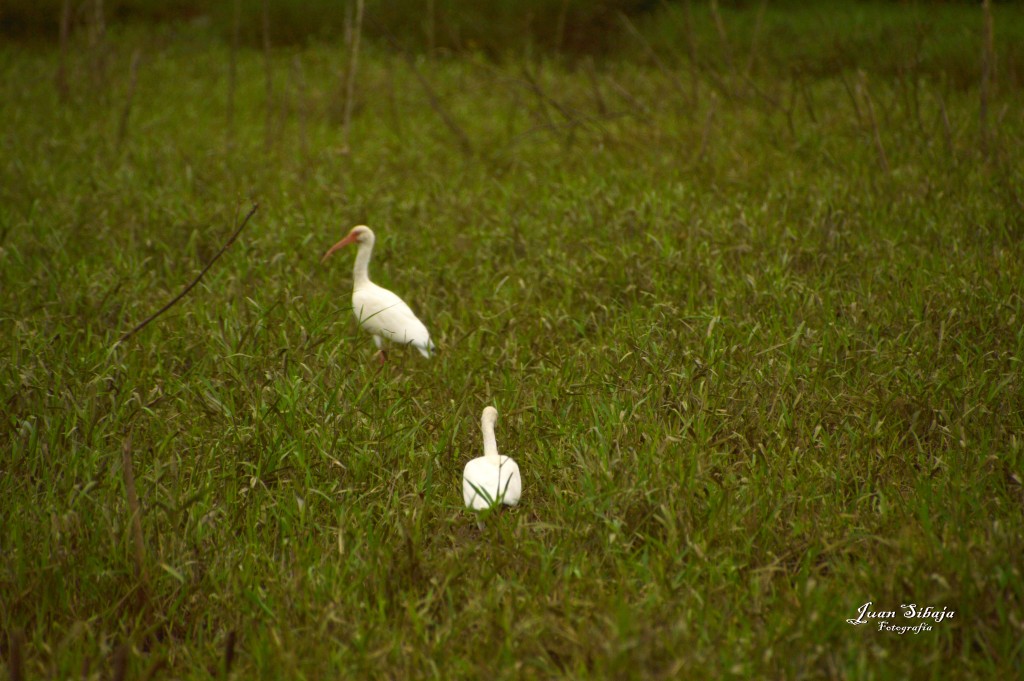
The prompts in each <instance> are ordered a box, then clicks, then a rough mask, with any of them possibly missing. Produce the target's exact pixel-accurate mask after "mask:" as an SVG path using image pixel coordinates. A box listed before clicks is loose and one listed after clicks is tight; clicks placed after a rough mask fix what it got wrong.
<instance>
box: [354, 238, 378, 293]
mask: <svg viewBox="0 0 1024 681" xmlns="http://www.w3.org/2000/svg"><path fill="white" fill-rule="evenodd" d="M371 255H373V243H372V242H370V243H361V244H359V251H358V252H357V253H356V264H355V266H354V267H353V268H352V285H353V286H354V287H355V288H359V287H360V286H365V285H366V284H369V283H370V256H371Z"/></svg>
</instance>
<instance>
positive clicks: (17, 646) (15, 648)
mask: <svg viewBox="0 0 1024 681" xmlns="http://www.w3.org/2000/svg"><path fill="white" fill-rule="evenodd" d="M9 637H10V638H9V639H8V641H7V645H8V648H7V678H9V679H10V680H11V681H24V679H25V660H24V659H23V657H22V655H23V651H22V648H23V647H24V645H25V640H24V639H25V636H24V634H22V633H21V631H19V630H17V629H15V630H14V631H12V632H11V633H10V634H9Z"/></svg>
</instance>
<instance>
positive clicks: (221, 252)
mask: <svg viewBox="0 0 1024 681" xmlns="http://www.w3.org/2000/svg"><path fill="white" fill-rule="evenodd" d="M257 208H259V204H258V203H254V204H252V208H251V209H250V210H249V213H248V215H246V216H245V219H244V220H242V224H240V225H239V226H238V229H236V230H235V232H234V234H232V235H231V236H230V237H229V238H228V240H227V241H225V242H224V245H223V246H221V247H220V250H219V251H217V254H216V255H214V256H213V258H211V259H210V262H208V263H206V267H204V268H203V271H202V272H200V273H199V275H198V276H197V277H196V278H195V279H193V280H192V282H191V283H190V284H189V285H188V286H186V287H185V288H184V289H183V290H182V292H181V293H179V294H178V295H176V296H174V298H172V299H171V301H170V302H169V303H167V304H166V305H164V306H163V307H161V308H160V309H159V310H157V311H156V312H154V313H153V314H151V315H150V316H149V317H147V318H146V319H144V320H143V321H141V322H139V324H137V325H136V326H135V328H133V329H132V330H131V331H129V332H127V333H125V334H124V335H123V336H121V338H119V339H118V341H117V342H118V343H123V342H124V341H126V340H128V339H129V338H131V337H132V336H134V335H135V334H136V333H138V332H139V331H141V330H142V329H144V328H145V327H146V325H147V324H149V323H150V322H151V321H153V320H154V319H156V318H157V317H159V316H160V315H162V314H163V313H164V312H167V311H168V310H169V309H171V307H173V306H174V304H175V303H177V302H178V301H179V300H181V299H182V298H184V297H185V296H186V295H187V294H188V292H189V291H191V290H192V289H193V288H195V286H196V284H198V283H199V282H200V280H202V278H203V276H204V275H205V274H206V273H207V272H209V271H210V268H211V267H213V263H215V262H217V260H218V259H219V258H220V256H222V255H224V251H226V250H228V247H229V246H231V244H233V243H235V239H237V238H238V235H239V234H241V233H242V230H243V229H245V226H246V225H247V224H248V223H249V218H251V217H252V216H253V214H254V213H255V212H256V209H257Z"/></svg>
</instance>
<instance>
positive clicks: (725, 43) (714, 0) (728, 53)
mask: <svg viewBox="0 0 1024 681" xmlns="http://www.w3.org/2000/svg"><path fill="white" fill-rule="evenodd" d="M711 16H712V18H713V19H714V20H715V28H716V29H717V30H718V37H719V39H720V40H721V41H722V54H724V55H725V67H726V68H727V69H728V70H729V73H730V74H733V75H735V73H736V72H735V70H734V68H733V63H732V48H731V47H729V36H728V35H727V34H726V32H725V22H724V21H722V15H721V13H719V11H718V0H711Z"/></svg>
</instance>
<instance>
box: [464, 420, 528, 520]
mask: <svg viewBox="0 0 1024 681" xmlns="http://www.w3.org/2000/svg"><path fill="white" fill-rule="evenodd" d="M497 419H498V412H497V410H496V409H495V408H494V407H486V408H485V409H484V413H483V415H482V416H481V418H480V428H481V430H482V431H483V438H484V455H483V456H481V457H478V458H476V459H473V460H471V461H470V462H469V463H467V464H466V468H465V469H464V470H463V471H462V500H463V501H464V502H466V506H467V507H468V508H471V509H473V510H477V511H480V510H483V509H485V508H490V507H491V506H493V505H494V504H499V503H500V504H507V505H509V506H515V505H516V504H518V503H519V499H520V498H521V497H522V495H523V476H522V475H521V474H520V473H519V465H518V464H516V462H515V461H513V460H512V458H511V457H508V456H503V455H500V454H498V445H497V442H496V440H495V438H494V423H495V422H496V421H497Z"/></svg>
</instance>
